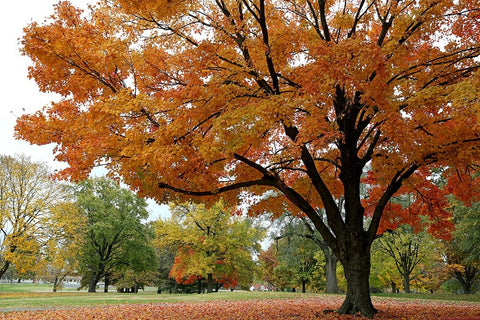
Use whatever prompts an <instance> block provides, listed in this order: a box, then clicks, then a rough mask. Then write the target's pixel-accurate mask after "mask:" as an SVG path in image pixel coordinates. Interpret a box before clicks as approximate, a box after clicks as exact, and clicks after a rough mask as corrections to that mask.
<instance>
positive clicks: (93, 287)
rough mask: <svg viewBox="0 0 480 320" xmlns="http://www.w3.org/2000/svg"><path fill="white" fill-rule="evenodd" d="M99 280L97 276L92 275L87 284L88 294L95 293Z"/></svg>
mask: <svg viewBox="0 0 480 320" xmlns="http://www.w3.org/2000/svg"><path fill="white" fill-rule="evenodd" d="M99 280H100V279H99V278H98V277H97V274H96V273H94V274H93V275H92V277H91V278H90V281H89V282H88V292H97V283H98V281H99Z"/></svg>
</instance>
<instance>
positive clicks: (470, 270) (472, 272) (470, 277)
mask: <svg viewBox="0 0 480 320" xmlns="http://www.w3.org/2000/svg"><path fill="white" fill-rule="evenodd" d="M477 272H478V269H477V268H475V267H471V266H465V271H464V272H459V271H456V272H454V276H455V278H456V279H457V281H458V282H460V284H461V285H462V288H463V293H465V294H471V293H472V284H473V282H474V281H475V278H476V275H477Z"/></svg>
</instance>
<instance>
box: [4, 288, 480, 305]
mask: <svg viewBox="0 0 480 320" xmlns="http://www.w3.org/2000/svg"><path fill="white" fill-rule="evenodd" d="M322 296H327V295H321V294H314V293H307V294H302V293H292V292H247V291H233V292H230V291H220V292H218V293H213V294H157V292H156V288H146V289H145V291H140V292H139V293H138V294H129V293H117V292H109V293H104V292H100V290H99V292H97V293H88V292H86V291H85V290H83V291H77V290H76V289H74V288H64V289H63V290H62V291H61V292H56V293H53V292H52V286H51V285H39V284H0V311H8V310H24V309H45V308H58V307H69V306H87V307H88V306H99V305H115V304H148V303H171V302H184V303H189V302H204V301H216V300H220V301H236V300H265V299H296V298H318V297H322ZM328 296H329V297H331V295H328ZM374 296H376V297H379V299H392V298H393V299H396V300H397V299H398V300H412V299H414V300H415V299H423V300H444V301H468V302H479V303H480V295H478V294H477V295H456V294H446V293H441V294H374Z"/></svg>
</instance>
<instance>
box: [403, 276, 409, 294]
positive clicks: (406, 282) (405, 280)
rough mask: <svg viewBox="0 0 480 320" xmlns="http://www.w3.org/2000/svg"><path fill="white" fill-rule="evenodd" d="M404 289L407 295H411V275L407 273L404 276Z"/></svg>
mask: <svg viewBox="0 0 480 320" xmlns="http://www.w3.org/2000/svg"><path fill="white" fill-rule="evenodd" d="M403 289H404V290H405V293H410V292H411V291H410V275H409V274H407V272H405V273H404V275H403Z"/></svg>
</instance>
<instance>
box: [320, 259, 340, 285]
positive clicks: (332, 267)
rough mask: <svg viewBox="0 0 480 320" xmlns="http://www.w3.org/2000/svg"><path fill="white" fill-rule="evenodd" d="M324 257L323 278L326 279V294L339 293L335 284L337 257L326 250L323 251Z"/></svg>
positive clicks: (336, 283)
mask: <svg viewBox="0 0 480 320" xmlns="http://www.w3.org/2000/svg"><path fill="white" fill-rule="evenodd" d="M323 253H324V255H325V278H326V282H327V283H326V286H327V287H326V293H339V292H340V289H338V282H337V262H338V259H337V257H336V256H335V255H334V254H333V253H332V252H331V251H330V250H328V254H327V252H326V251H323Z"/></svg>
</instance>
